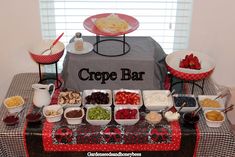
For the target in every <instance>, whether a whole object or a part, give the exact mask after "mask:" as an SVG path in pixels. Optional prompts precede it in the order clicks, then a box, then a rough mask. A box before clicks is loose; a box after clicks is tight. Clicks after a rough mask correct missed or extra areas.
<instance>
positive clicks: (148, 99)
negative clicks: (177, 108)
mask: <svg viewBox="0 0 235 157" xmlns="http://www.w3.org/2000/svg"><path fill="white" fill-rule="evenodd" d="M142 93H143V101H144V105H145V107H146V108H147V109H148V110H150V111H159V110H163V109H165V108H166V107H172V106H173V99H172V96H171V95H170V96H169V97H167V96H168V95H169V94H170V91H169V90H143V91H142Z"/></svg>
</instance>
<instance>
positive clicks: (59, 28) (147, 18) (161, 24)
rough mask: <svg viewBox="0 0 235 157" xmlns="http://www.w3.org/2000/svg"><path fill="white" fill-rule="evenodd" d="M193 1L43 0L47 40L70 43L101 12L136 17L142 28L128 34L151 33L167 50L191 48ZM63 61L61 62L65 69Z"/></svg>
mask: <svg viewBox="0 0 235 157" xmlns="http://www.w3.org/2000/svg"><path fill="white" fill-rule="evenodd" d="M191 10H192V0H40V13H41V28H42V33H43V38H44V39H55V38H56V37H57V36H59V35H60V34H61V32H64V33H65V34H64V36H63V38H62V39H61V41H62V42H64V43H65V44H67V43H68V42H69V40H70V39H71V38H72V37H73V36H74V34H75V33H76V32H82V34H83V35H94V34H91V33H90V32H88V31H86V30H85V29H84V27H83V21H84V20H85V19H86V18H87V17H89V16H91V15H95V14H100V13H123V14H128V15H131V16H134V17H135V18H136V19H137V20H138V21H139V23H140V26H139V28H138V29H137V30H136V31H134V32H132V33H130V34H128V36H151V37H152V38H153V39H155V40H156V41H157V42H158V43H159V44H160V45H161V46H162V48H163V49H164V51H165V52H166V53H171V52H173V51H176V50H182V49H187V47H188V38H189V31H190V22H191ZM61 65H62V64H59V67H60V68H61Z"/></svg>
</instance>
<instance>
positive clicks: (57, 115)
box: [42, 105, 63, 123]
mask: <svg viewBox="0 0 235 157" xmlns="http://www.w3.org/2000/svg"><path fill="white" fill-rule="evenodd" d="M42 112H43V115H44V116H45V117H46V120H47V121H48V122H50V123H53V122H58V121H60V120H61V117H62V114H63V107H62V106H61V105H49V106H45V107H44V108H43V111H42Z"/></svg>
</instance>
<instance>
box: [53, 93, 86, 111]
mask: <svg viewBox="0 0 235 157" xmlns="http://www.w3.org/2000/svg"><path fill="white" fill-rule="evenodd" d="M66 92H72V91H66ZM79 94H80V99H81V100H79V101H78V99H76V101H78V102H74V103H69V102H65V103H61V102H60V101H59V97H60V96H61V95H62V92H61V93H60V94H59V96H58V102H57V103H58V104H60V105H62V106H63V107H64V108H67V107H80V106H81V105H82V92H79Z"/></svg>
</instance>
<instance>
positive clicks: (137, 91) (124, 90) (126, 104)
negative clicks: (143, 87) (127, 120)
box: [113, 89, 143, 109]
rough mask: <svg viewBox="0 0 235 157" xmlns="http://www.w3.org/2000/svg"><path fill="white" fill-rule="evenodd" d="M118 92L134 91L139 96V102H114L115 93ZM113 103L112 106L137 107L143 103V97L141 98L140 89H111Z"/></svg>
mask: <svg viewBox="0 0 235 157" xmlns="http://www.w3.org/2000/svg"><path fill="white" fill-rule="evenodd" d="M118 92H130V93H135V94H138V95H139V97H140V102H139V104H130V103H123V104H117V103H116V94H117V93H118ZM113 104H114V106H117V107H118V106H130V105H131V106H136V107H138V109H139V108H140V107H141V106H142V105H143V99H142V94H141V91H140V90H132V89H119V90H113Z"/></svg>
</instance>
